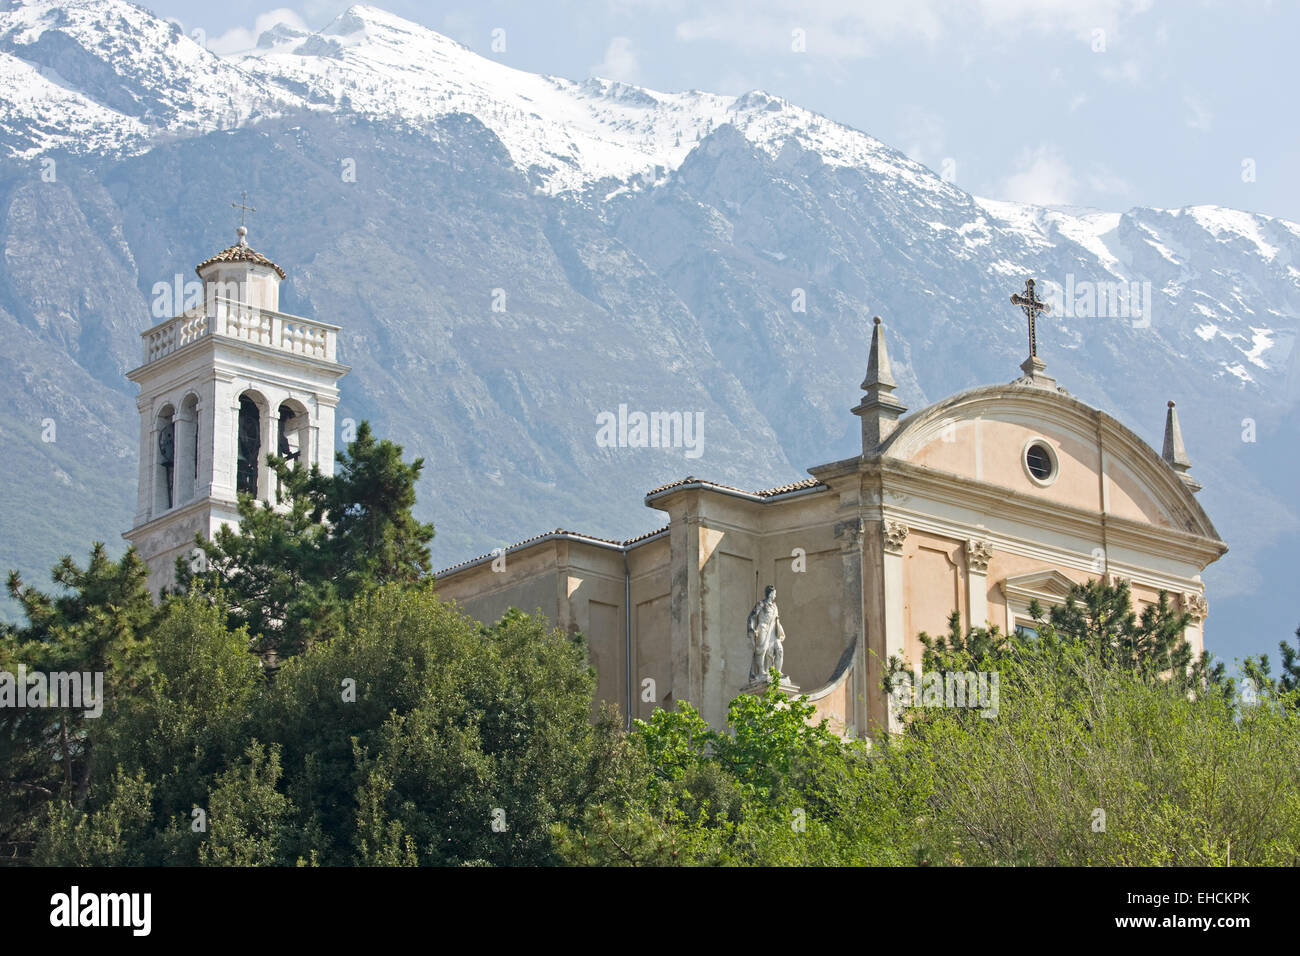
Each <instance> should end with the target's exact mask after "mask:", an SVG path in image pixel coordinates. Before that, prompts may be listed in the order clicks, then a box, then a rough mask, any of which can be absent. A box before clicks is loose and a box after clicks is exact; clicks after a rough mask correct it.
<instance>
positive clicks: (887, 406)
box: [853, 316, 907, 457]
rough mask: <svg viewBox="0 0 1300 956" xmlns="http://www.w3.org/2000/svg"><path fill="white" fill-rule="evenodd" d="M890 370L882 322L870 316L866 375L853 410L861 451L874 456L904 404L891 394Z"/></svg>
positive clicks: (891, 375) (878, 318) (890, 431)
mask: <svg viewBox="0 0 1300 956" xmlns="http://www.w3.org/2000/svg"><path fill="white" fill-rule="evenodd" d="M896 387H897V383H896V382H895V381H894V375H893V370H892V369H891V368H890V364H889V351H888V350H887V349H886V348H885V336H884V326H883V325H882V324H881V321H880V316H876V317H875V318H874V319H873V320H872V329H871V352H870V354H869V355H868V356H867V377H866V378H864V379H863V380H862V391H863V392H864V394H863V396H862V401H861V402H860V403H859V404H858V406H857V407H856V408H854V409H853V414H854V415H857V416H858V417H859V418H861V419H862V454H863V456H864V457H869V456H874V455H875V454H876V453H877V452H878V451H879V449H880V446H881V445H882V444H884V442H885V439H887V438H888V437H889V436H890V435H891V434H893V431H894V429H895V428H896V427H897V425H898V419H899V417H900V416H902V414H903V413H904V412H905V411H907V406H906V405H904V404H903V403H902V402H900V401H899V400H898V399H896V398H895V397H894V394H893V392H894V389H895V388H896Z"/></svg>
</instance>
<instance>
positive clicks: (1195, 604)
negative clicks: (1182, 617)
mask: <svg viewBox="0 0 1300 956" xmlns="http://www.w3.org/2000/svg"><path fill="white" fill-rule="evenodd" d="M1183 610H1184V611H1186V612H1187V613H1188V614H1190V615H1191V616H1192V622H1193V623H1196V624H1199V623H1200V622H1201V621H1204V620H1205V619H1206V618H1207V617H1208V616H1209V614H1210V602H1209V601H1207V600H1205V595H1204V594H1198V593H1197V592H1196V591H1187V592H1185V593H1184V594H1183Z"/></svg>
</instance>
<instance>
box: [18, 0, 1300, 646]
mask: <svg viewBox="0 0 1300 956" xmlns="http://www.w3.org/2000/svg"><path fill="white" fill-rule="evenodd" d="M0 84H2V86H0V89H3V91H4V92H3V95H0V244H2V251H3V255H2V256H0V332H2V334H3V341H4V343H5V348H4V349H3V350H0V437H2V438H3V439H4V447H5V449H6V450H7V452H8V453H7V454H6V455H5V456H4V464H3V466H0V467H2V470H0V480H3V481H4V484H5V487H6V488H7V489H8V493H7V494H6V495H5V496H4V498H3V500H2V501H0V564H3V565H5V566H13V567H20V568H22V569H24V571H25V572H26V573H27V576H28V577H29V578H33V579H39V578H41V577H42V576H43V570H42V569H44V568H46V567H47V566H48V565H49V564H51V563H52V562H53V560H54V559H55V558H56V557H57V555H59V554H61V553H66V552H68V551H73V552H84V550H85V545H86V542H87V540H88V539H89V538H92V537H93V538H102V539H106V540H109V541H111V542H113V543H114V544H115V545H116V544H118V543H119V541H120V538H119V535H120V533H121V531H122V530H124V529H125V528H126V527H127V526H129V524H130V523H131V518H132V508H133V502H134V483H135V456H136V448H135V443H136V425H135V417H136V412H135V406H134V401H133V397H132V396H133V389H132V387H131V386H130V385H129V383H128V382H127V381H126V379H125V378H124V377H123V373H124V372H125V371H126V370H127V369H129V368H131V367H133V366H134V365H136V364H138V361H139V343H138V333H139V331H141V330H142V329H144V328H146V327H148V326H149V325H151V324H152V323H153V322H155V321H157V320H156V319H155V318H154V317H153V314H152V313H153V311H154V307H155V295H154V292H153V290H154V288H155V285H156V284H157V283H159V282H163V283H172V282H174V279H175V277H176V276H177V275H180V276H181V277H182V281H185V280H188V279H190V278H192V275H193V273H192V268H193V265H194V264H195V263H196V262H198V261H200V260H201V259H203V258H205V257H206V256H208V255H210V254H211V253H212V252H214V251H216V250H217V249H219V248H221V247H223V246H225V245H228V244H229V243H230V242H231V241H232V238H233V226H234V221H233V220H232V218H231V215H230V207H229V202H230V200H231V199H234V198H236V197H238V196H239V194H240V192H241V191H242V190H247V191H248V193H249V194H250V196H251V198H252V200H253V204H254V205H256V206H257V208H258V212H257V214H256V215H255V216H254V217H253V219H252V221H251V223H250V226H251V230H252V234H251V240H252V243H253V245H254V246H255V247H256V248H257V249H259V251H262V252H265V253H267V254H268V255H270V256H271V257H272V258H274V259H275V260H276V261H277V262H279V263H280V265H282V266H283V267H284V268H285V269H286V270H287V271H288V273H289V281H288V283H287V284H286V289H285V292H284V298H283V303H284V304H283V308H285V309H286V311H290V312H298V313H300V314H305V315H309V316H313V317H316V318H319V319H323V320H325V321H328V322H335V323H338V324H340V325H342V326H343V333H342V339H341V344H340V353H341V354H340V357H341V360H342V361H344V362H346V363H348V364H349V365H351V366H352V367H353V371H352V372H351V373H350V374H349V376H348V377H347V378H346V379H344V381H343V388H344V404H343V407H342V408H341V409H340V415H339V417H340V419H343V418H348V417H352V418H355V419H360V418H362V417H366V418H370V419H371V420H372V421H373V422H374V423H375V424H376V427H377V428H378V429H379V431H380V433H381V434H385V435H390V436H392V437H394V438H396V439H397V440H399V441H401V442H403V443H404V444H405V445H406V447H407V450H408V453H410V454H419V455H423V456H424V457H425V459H426V461H427V463H428V464H427V469H426V476H427V477H426V481H425V482H424V487H423V488H421V499H422V505H421V507H422V511H423V513H424V516H426V517H431V518H432V519H433V520H434V521H435V523H436V524H437V527H438V538H437V540H436V542H435V551H436V554H435V563H436V564H439V565H442V564H450V563H453V562H454V561H457V560H460V559H462V558H465V557H469V556H471V555H474V554H478V553H482V552H485V551H488V550H490V549H491V548H493V547H495V546H497V545H501V544H507V543H509V542H510V541H512V540H515V539H518V538H521V537H525V536H527V535H530V534H533V533H536V532H538V531H542V530H545V529H549V528H554V527H557V526H564V527H572V528H575V529H577V530H583V531H588V532H590V533H593V534H597V535H602V536H609V537H623V536H628V535H631V534H634V533H637V532H640V531H643V530H647V529H649V528H651V527H653V526H655V525H656V524H657V523H658V520H659V518H658V515H657V513H655V512H652V511H649V510H648V509H646V508H645V507H644V506H643V505H642V504H641V495H642V493H643V492H644V491H645V490H647V489H649V488H651V487H653V486H655V485H656V484H659V483H662V482H663V481H667V480H671V479H674V478H678V477H682V476H684V475H686V474H698V475H701V476H704V477H709V478H713V479H716V480H719V481H723V482H727V483H730V484H739V485H742V486H746V487H750V486H753V487H758V486H762V485H767V484H780V483H783V482H785V481H789V480H793V479H797V478H799V477H801V476H802V475H803V469H804V468H806V467H808V466H810V465H813V464H817V463H820V462H823V461H828V460H832V459H834V458H837V457H842V456H845V455H848V454H850V453H852V451H853V448H854V442H855V437H854V426H855V425H856V423H857V420H856V419H855V418H853V416H852V415H850V414H849V413H848V409H849V407H851V406H852V405H853V404H854V402H855V401H856V400H857V397H858V393H857V388H856V386H857V383H858V382H859V381H860V380H861V377H862V371H863V367H864V363H865V352H866V337H867V325H866V323H867V322H868V321H869V316H870V315H872V314H880V315H883V316H884V317H885V318H886V321H887V323H888V326H889V334H890V336H891V348H892V354H893V356H894V360H895V364H896V373H897V374H898V377H899V379H900V385H901V387H900V390H899V392H900V396H901V397H902V398H903V400H904V401H905V402H906V403H907V404H908V405H909V406H910V407H911V408H913V409H918V408H920V407H922V406H923V405H925V404H926V403H928V402H930V401H934V400H936V399H938V398H940V397H942V396H944V395H947V394H950V393H952V392H954V391H957V390H959V389H962V388H966V387H969V386H973V385H976V384H981V383H988V382H996V381H1007V380H1010V379H1012V378H1014V377H1016V376H1017V375H1018V374H1019V371H1018V368H1017V366H1018V364H1019V362H1020V361H1021V360H1022V359H1023V357H1024V352H1025V351H1026V348H1025V342H1024V338H1025V332H1024V329H1023V318H1022V317H1021V316H1020V314H1019V312H1018V311H1017V310H1015V309H1013V308H1011V307H1010V306H1009V304H1008V303H1007V297H1008V295H1009V294H1010V292H1011V291H1014V290H1015V289H1018V288H1019V287H1020V286H1021V285H1022V284H1023V280H1024V277H1025V276H1026V275H1031V274H1032V275H1035V276H1038V277H1040V282H1042V283H1043V284H1044V285H1045V286H1047V287H1048V290H1049V292H1051V293H1054V294H1055V295H1056V301H1057V304H1058V308H1057V309H1056V314H1055V315H1054V316H1053V317H1052V318H1050V319H1048V320H1046V321H1045V322H1044V323H1043V325H1042V327H1041V330H1040V333H1039V342H1040V345H1039V349H1040V352H1041V354H1042V355H1043V356H1044V358H1045V359H1046V361H1047V363H1048V367H1049V371H1050V372H1051V373H1052V374H1054V375H1055V376H1056V377H1057V378H1058V380H1059V381H1060V382H1061V384H1062V385H1063V386H1064V387H1066V388H1067V389H1069V390H1070V391H1071V392H1073V393H1074V394H1076V395H1079V396H1080V397H1081V398H1083V399H1084V400H1086V401H1089V402H1092V403H1094V404H1097V405H1100V406H1102V407H1104V408H1107V409H1109V410H1112V411H1113V412H1114V413H1115V414H1116V415H1117V416H1118V417H1119V418H1120V419H1121V420H1123V421H1124V422H1125V423H1126V424H1128V425H1130V426H1131V427H1133V428H1134V429H1135V430H1136V431H1137V432H1138V433H1139V434H1141V435H1143V436H1144V437H1145V438H1147V439H1148V440H1149V441H1151V442H1152V443H1153V444H1156V445H1157V446H1158V443H1159V439H1160V429H1161V425H1162V423H1163V412H1164V403H1165V401H1166V400H1167V399H1170V398H1173V399H1175V400H1176V401H1177V402H1178V404H1179V411H1180V413H1181V414H1182V421H1183V427H1184V433H1185V437H1186V440H1187V445H1188V451H1189V453H1190V455H1191V457H1192V459H1193V474H1195V475H1196V476H1197V477H1198V478H1199V479H1200V480H1201V481H1203V482H1204V483H1205V485H1206V488H1205V490H1204V491H1203V492H1202V493H1201V498H1202V501H1203V503H1204V504H1205V506H1206V507H1207V509H1208V510H1209V512H1210V514H1211V515H1212V517H1213V518H1214V520H1215V521H1216V523H1217V524H1218V526H1219V529H1220V531H1221V533H1222V534H1223V535H1224V537H1225V538H1226V540H1227V541H1228V543H1229V545H1230V546H1231V548H1232V551H1231V553H1230V554H1229V555H1228V556H1227V557H1226V558H1225V559H1224V560H1223V561H1221V562H1219V564H1218V565H1216V566H1214V567H1213V568H1212V569H1211V570H1210V572H1209V573H1208V575H1207V582H1208V584H1209V586H1210V588H1211V598H1212V604H1213V610H1214V614H1213V616H1212V617H1211V619H1210V622H1209V632H1210V643H1211V646H1212V647H1213V648H1214V649H1216V650H1217V651H1218V652H1219V653H1221V654H1224V655H1227V656H1232V655H1233V654H1239V653H1244V652H1247V651H1255V650H1259V649H1268V648H1271V647H1272V645H1273V644H1274V643H1275V642H1276V640H1277V639H1278V638H1280V637H1282V636H1284V634H1285V633H1289V630H1290V628H1292V627H1294V623H1295V622H1294V621H1292V622H1291V624H1290V625H1289V626H1286V627H1285V629H1283V626H1284V622H1285V621H1286V620H1289V619H1290V617H1292V616H1294V615H1295V613H1296V611H1295V608H1294V604H1293V602H1292V603H1290V604H1289V605H1288V603H1287V602H1288V599H1287V594H1288V591H1289V589H1290V588H1293V584H1294V577H1295V575H1294V571H1293V570H1292V569H1293V567H1294V554H1293V553H1292V554H1289V555H1288V552H1293V551H1294V541H1295V539H1296V532H1297V528H1298V527H1300V493H1298V491H1297V483H1296V480H1295V477H1294V475H1295V465H1296V452H1295V449H1296V441H1297V439H1298V438H1300V427H1298V425H1297V411H1296V409H1297V405H1298V404H1300V359H1298V358H1297V350H1296V348H1295V341H1296V332H1297V325H1298V324H1300V323H1298V322H1297V315H1300V226H1297V225H1296V224H1294V223H1290V222H1286V221H1283V220H1279V219H1272V218H1269V217H1266V216H1260V215H1254V214H1249V213H1243V212H1237V211H1234V210H1228V209H1222V208H1218V207H1209V206H1200V207H1192V208H1188V209H1182V210H1158V209H1141V208H1138V209H1132V210H1129V211H1128V212H1126V213H1123V214H1119V213H1101V212H1096V211H1090V210H1064V209H1043V208H1038V207H1032V206H1024V205H1019V204H1012V203H1004V202H996V201H992V200H986V199H980V198H977V197H973V196H971V195H969V194H967V193H965V192H963V191H962V190H960V189H958V188H957V187H956V186H954V185H953V184H950V183H947V182H944V181H943V180H942V179H940V178H939V177H938V176H936V175H935V174H934V173H932V172H931V171H930V170H928V169H926V168H924V167H922V166H920V165H918V164H917V163H914V162H912V161H911V160H908V159H907V158H906V157H905V156H903V155H902V154H901V153H899V152H897V151H896V150H893V149H891V148H890V147H888V146H886V145H885V144H883V143H880V142H879V141H877V140H874V139H872V138H871V137H869V136H867V135H865V134H863V133H861V132H858V131H856V130H853V129H850V128H848V127H845V126H842V125H839V124H837V123H834V122H833V121H831V120H829V119H827V118H825V117H821V116H818V115H816V114H813V113H810V112H808V111H807V110H803V109H801V108H799V107H798V106H796V105H794V104H791V103H788V102H786V101H784V100H781V99H779V98H776V97H772V96H768V95H766V94H763V93H761V92H753V93H750V94H747V95H745V96H742V97H726V96H717V95H713V94H708V93H700V92H694V91H693V92H688V93H675V94H664V93H658V92H654V91H650V90H644V89H639V88H635V87H630V86H627V85H624V84H619V83H614V82H611V81H607V80H599V79H592V80H587V81H583V82H575V81H572V80H566V79H561V78H556V77H546V76H536V75H533V74H527V73H522V72H520V71H517V70H513V69H511V68H509V67H506V66H504V65H502V64H500V63H497V62H494V61H492V60H489V59H485V58H483V57H479V56H477V55H476V54H474V53H472V52H471V51H469V50H467V49H465V48H464V47H461V46H459V45H458V44H456V43H454V42H453V41H451V40H448V39H447V38H445V37H442V36H440V35H438V34H436V33H434V32H432V31H429V30H426V29H425V28H423V27H420V26H417V25H415V24H412V23H409V22H406V21H403V20H400V19H399V18H396V17H393V16H391V15H389V14H387V13H384V12H383V11H380V10H376V9H375V8H371V7H353V8H351V9H349V10H348V11H347V12H346V13H344V14H342V15H341V16H340V17H339V18H337V19H336V20H335V21H334V22H333V23H332V24H330V25H329V26H328V27H326V28H325V29H324V30H322V31H320V32H319V33H316V34H312V35H303V34H298V33H295V32H294V31H291V30H288V29H285V28H277V29H276V30H274V31H271V32H270V33H268V34H267V35H265V36H264V37H263V39H262V41H261V42H260V43H259V46H258V49H257V50H256V51H255V52H253V53H251V54H246V55H242V56H236V57H230V58H221V57H217V56H214V55H213V54H211V53H209V52H208V51H206V50H204V49H203V48H202V47H201V46H199V45H198V44H197V43H195V42H193V41H192V40H191V39H190V38H187V37H186V36H184V35H183V34H182V33H181V31H180V29H179V28H177V27H175V26H174V25H173V24H170V23H167V22H166V21H163V20H161V19H159V18H157V17H154V16H153V15H151V14H149V13H148V12H147V11H145V10H143V9H142V8H139V7H135V6H132V5H130V4H127V3H123V2H120V0H96V2H93V3H91V2H67V3H55V2H35V3H24V4H22V5H16V4H10V5H0ZM1117 283H1124V286H1123V288H1124V289H1125V290H1129V289H1132V290H1134V291H1135V292H1137V293H1138V295H1137V297H1136V300H1137V301H1142V300H1143V295H1142V294H1143V293H1146V295H1147V296H1148V297H1149V298H1147V300H1146V301H1145V302H1143V304H1144V306H1145V307H1144V308H1143V310H1142V314H1141V315H1138V316H1134V315H1132V314H1130V310H1129V308H1128V305H1131V304H1134V303H1130V302H1127V301H1119V302H1118V305H1119V306H1123V307H1117V302H1116V301H1112V302H1111V304H1110V306H1109V307H1103V308H1101V309H1098V308H1096V307H1095V303H1094V305H1093V307H1090V306H1089V299H1088V292H1089V290H1095V291H1097V292H1100V293H1101V295H1102V296H1103V297H1104V296H1105V295H1106V294H1107V290H1110V291H1112V292H1113V291H1114V290H1115V289H1117V288H1119V286H1117V285H1116V284H1117ZM1080 290H1082V292H1081V291H1080ZM1067 298H1068V301H1067ZM502 304H504V311H501V310H500V307H501V305H502ZM494 305H495V306H496V308H495V309H494ZM800 305H802V310H801V309H800V308H799V306H800ZM1063 306H1064V307H1065V308H1062V307H1063ZM1098 312H1100V313H1102V314H1101V315H1100V316H1099V315H1098ZM620 404H626V405H628V406H629V408H631V409H634V410H635V409H641V410H646V411H650V410H660V409H662V410H676V411H682V412H685V413H695V412H699V413H701V414H702V415H703V419H702V421H703V423H704V424H703V445H702V449H701V454H700V456H699V457H698V458H694V457H687V456H686V454H685V453H684V450H683V449H680V448H678V449H611V448H602V447H599V446H598V445H597V442H596V416H597V414H599V413H600V412H602V411H616V410H617V409H618V407H619V405H620ZM1244 422H1248V423H1249V424H1244ZM50 423H52V424H53V427H54V433H53V435H51V433H50ZM1251 430H1253V434H1254V437H1255V438H1256V440H1255V441H1243V434H1244V433H1248V432H1250V431H1251ZM51 437H53V438H54V440H53V441H50V440H48V439H49V438H51Z"/></svg>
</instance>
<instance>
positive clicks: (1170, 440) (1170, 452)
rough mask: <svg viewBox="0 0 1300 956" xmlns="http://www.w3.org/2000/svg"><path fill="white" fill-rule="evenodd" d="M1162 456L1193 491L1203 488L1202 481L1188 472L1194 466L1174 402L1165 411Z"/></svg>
mask: <svg viewBox="0 0 1300 956" xmlns="http://www.w3.org/2000/svg"><path fill="white" fill-rule="evenodd" d="M1161 457H1162V458H1164V460H1165V461H1167V462H1168V463H1169V467H1171V468H1173V470H1174V471H1176V472H1178V477H1179V478H1181V479H1182V481H1183V484H1185V485H1186V486H1187V487H1188V488H1190V489H1191V490H1192V491H1200V490H1201V484H1200V482H1198V481H1197V480H1196V479H1195V478H1193V477H1192V476H1191V475H1189V474H1188V473H1187V472H1188V470H1189V469H1190V468H1191V467H1192V461H1191V459H1190V458H1188V457H1187V449H1186V448H1185V447H1183V429H1182V427H1181V426H1180V425H1179V424H1178V412H1177V410H1176V409H1175V408H1174V403H1173V402H1170V403H1169V410H1168V411H1167V412H1166V413H1165V445H1164V450H1163V451H1162V452H1161Z"/></svg>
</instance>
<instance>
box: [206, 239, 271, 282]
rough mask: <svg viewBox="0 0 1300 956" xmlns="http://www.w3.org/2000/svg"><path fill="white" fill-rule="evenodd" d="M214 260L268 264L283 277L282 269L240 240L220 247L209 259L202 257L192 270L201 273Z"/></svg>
mask: <svg viewBox="0 0 1300 956" xmlns="http://www.w3.org/2000/svg"><path fill="white" fill-rule="evenodd" d="M214 262H252V263H255V264H256V265H259V266H270V267H271V268H272V269H274V270H275V271H276V272H277V273H279V276H280V278H281V279H283V278H285V274H284V270H283V269H281V268H280V267H279V266H277V265H276V264H275V263H274V262H272V261H271V260H270V259H268V258H266V256H264V255H262V254H261V253H260V252H257V251H256V250H255V249H253V247H252V246H249V245H247V244H246V243H242V242H237V243H235V245H233V246H231V247H230V248H229V249H222V250H221V251H220V252H218V253H217V254H216V255H215V256H213V257H212V258H211V259H204V260H203V261H202V262H200V263H199V264H198V265H197V266H195V267H194V271H195V272H199V273H202V271H203V270H204V268H206V267H207V266H210V265H212V264H213V263H214Z"/></svg>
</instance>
